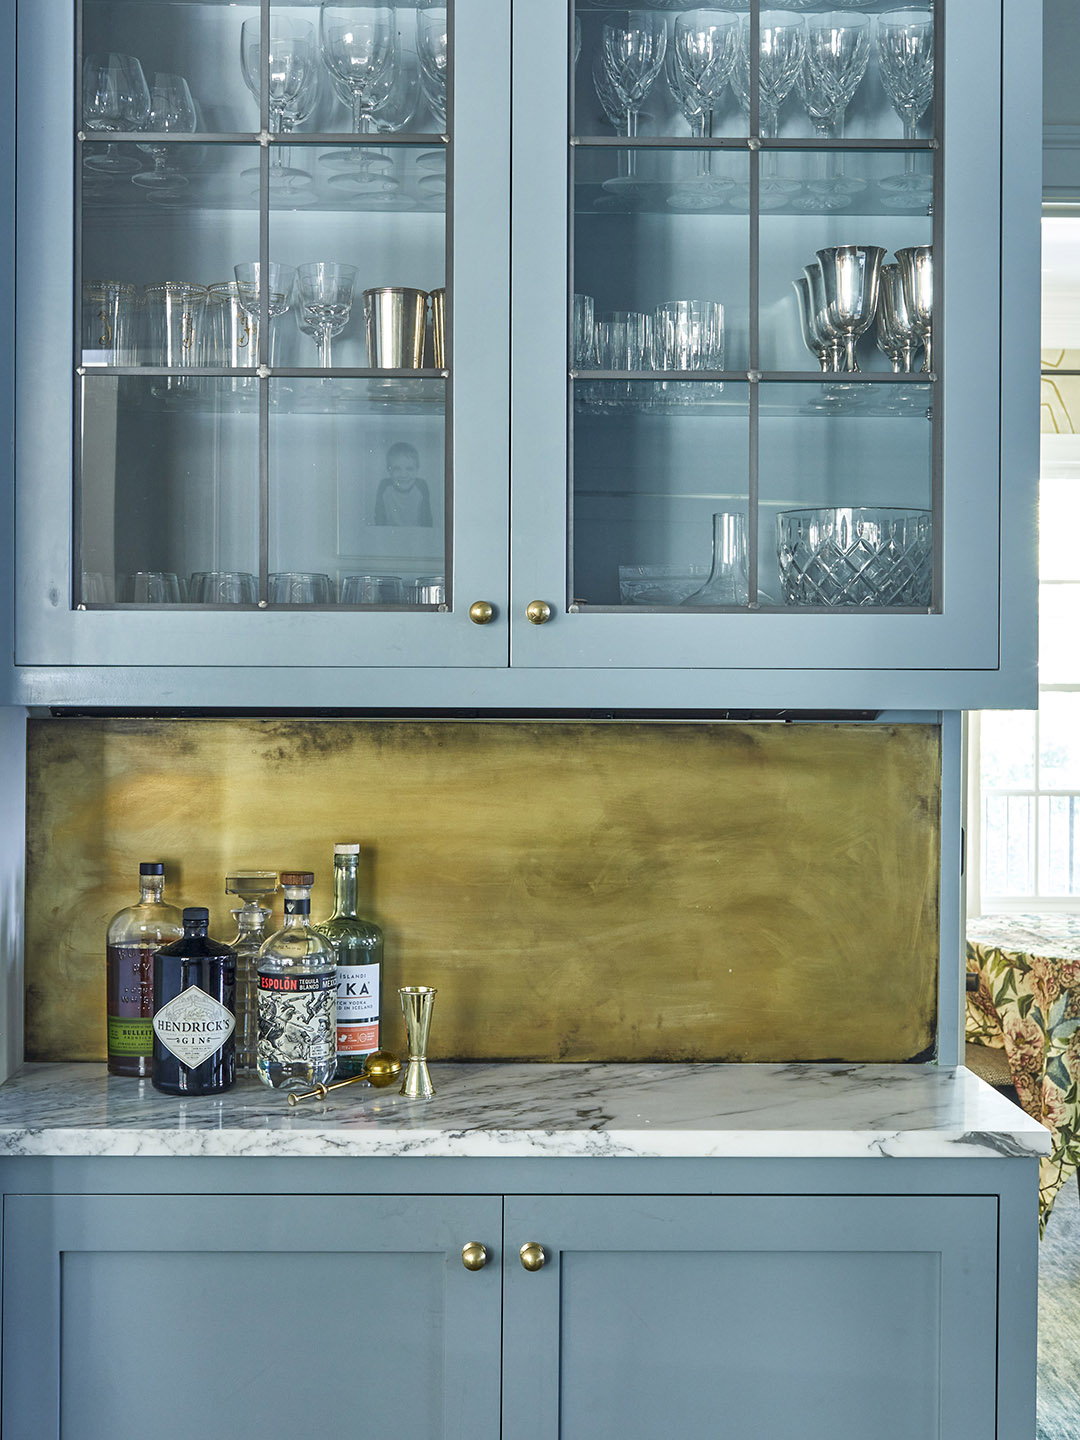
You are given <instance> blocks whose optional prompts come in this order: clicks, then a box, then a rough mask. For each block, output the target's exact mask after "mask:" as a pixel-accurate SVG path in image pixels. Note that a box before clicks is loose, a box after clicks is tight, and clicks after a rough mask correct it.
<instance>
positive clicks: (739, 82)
mask: <svg viewBox="0 0 1080 1440" xmlns="http://www.w3.org/2000/svg"><path fill="white" fill-rule="evenodd" d="M750 33H751V32H750V17H749V16H748V15H744V16H743V17H742V19H741V22H740V26H739V38H738V44H737V45H736V48H735V63H734V65H733V66H732V71H731V87H732V89H733V90H734V91H735V95H736V98H737V99H738V101H739V104H740V106H741V107H742V112H743V114H744V115H745V116H746V117H747V122H748V123H749V116H750ZM805 53H806V22H805V21H804V20H803V18H802V16H801V15H794V14H792V13H791V12H790V11H788V10H763V11H762V12H761V15H760V17H759V23H758V133H759V134H760V136H761V138H762V139H765V140H769V139H774V138H775V136H776V132H777V130H778V128H779V117H780V109H781V107H782V105H783V103H784V101H785V100H786V99H787V97H788V96H789V95H790V93H791V90H792V88H793V86H794V84H795V81H796V79H797V78H798V75H799V71H800V70H801V69H802V64H803V57H804V55H805ZM801 188H802V187H801V186H800V184H799V182H798V181H797V180H785V179H782V178H781V177H780V176H779V175H777V173H776V152H775V151H769V152H767V153H766V155H765V157H764V160H763V162H762V170H761V185H760V188H759V204H760V206H761V208H762V209H763V210H768V209H775V208H776V207H777V206H780V205H783V204H785V203H786V201H787V199H788V197H789V196H790V195H794V194H795V193H796V192H797V191H798V190H800V189H801Z"/></svg>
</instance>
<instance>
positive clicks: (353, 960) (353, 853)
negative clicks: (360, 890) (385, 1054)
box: [318, 845, 383, 1077]
mask: <svg viewBox="0 0 1080 1440" xmlns="http://www.w3.org/2000/svg"><path fill="white" fill-rule="evenodd" d="M359 863H360V846H359V845H335V846H334V913H333V914H332V915H331V916H330V918H329V920H324V921H323V922H322V924H321V925H320V926H319V927H318V928H319V931H320V932H321V933H322V934H323V935H325V936H326V937H327V938H328V939H329V940H330V942H331V943H332V945H333V947H334V954H335V957H336V959H337V1074H338V1076H339V1077H345V1076H348V1075H359V1074H360V1073H361V1071H362V1070H363V1068H364V1061H365V1060H366V1058H367V1056H368V1055H370V1054H371V1052H372V1051H373V1050H378V1048H379V1000H380V990H381V984H382V948H383V936H382V931H381V930H380V929H379V927H378V925H373V924H372V923H371V921H370V920H361V919H360V917H359V916H358V915H357V913H356V903H357V902H356V894H357V870H358V867H359Z"/></svg>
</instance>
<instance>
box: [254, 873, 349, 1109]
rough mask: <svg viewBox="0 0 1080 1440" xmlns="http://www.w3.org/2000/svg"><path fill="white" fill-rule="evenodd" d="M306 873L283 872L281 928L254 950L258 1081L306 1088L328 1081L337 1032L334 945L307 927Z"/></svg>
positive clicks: (308, 897)
mask: <svg viewBox="0 0 1080 1440" xmlns="http://www.w3.org/2000/svg"><path fill="white" fill-rule="evenodd" d="M314 883H315V876H314V875H313V874H312V872H311V871H310V870H283V871H282V872H281V888H282V890H283V892H284V895H285V924H284V926H283V927H282V929H280V930H278V931H277V932H276V933H275V934H273V935H271V936H270V938H269V940H266V941H265V942H264V943H263V945H262V946H261V948H260V950H259V959H258V964H257V966H256V974H257V976H258V988H259V1056H258V1059H259V1065H258V1069H259V1079H260V1080H261V1081H262V1082H263V1084H264V1085H272V1086H273V1087H274V1088H275V1089H276V1090H297V1089H300V1090H307V1089H310V1087H311V1086H312V1085H325V1084H326V1083H327V1082H328V1081H329V1080H332V1079H333V1076H334V1069H335V1058H336V1032H337V993H336V992H337V964H336V960H335V956H334V947H333V945H332V944H331V943H330V941H329V940H327V939H326V937H325V936H323V935H320V934H319V932H318V931H317V930H315V929H314V928H313V927H312V924H311V887H312V886H313V885H314Z"/></svg>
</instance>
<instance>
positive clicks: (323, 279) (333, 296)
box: [296, 260, 356, 370]
mask: <svg viewBox="0 0 1080 1440" xmlns="http://www.w3.org/2000/svg"><path fill="white" fill-rule="evenodd" d="M355 284H356V267H355V266H353V265H341V264H338V262H337V261H334V260H313V261H311V262H310V263H309V264H307V265H301V266H299V267H298V269H297V271H296V285H297V298H298V300H299V303H300V309H301V310H302V312H303V315H304V319H305V320H307V322H308V324H309V325H310V326H311V328H312V331H313V333H314V337H315V343H316V345H318V347H319V364H320V365H321V366H322V367H323V369H324V370H329V369H330V367H331V365H332V364H333V361H332V360H331V356H330V345H331V341H332V340H333V338H334V336H335V335H340V334H341V332H342V331H343V330H344V329H345V326H346V325H347V324H348V323H349V316H350V315H351V314H352V305H353V287H354V286H355Z"/></svg>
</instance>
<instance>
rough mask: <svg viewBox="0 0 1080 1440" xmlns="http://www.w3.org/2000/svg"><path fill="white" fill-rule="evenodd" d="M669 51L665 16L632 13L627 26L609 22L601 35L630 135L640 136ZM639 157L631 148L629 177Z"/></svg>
mask: <svg viewBox="0 0 1080 1440" xmlns="http://www.w3.org/2000/svg"><path fill="white" fill-rule="evenodd" d="M666 50H667V25H666V23H665V21H664V17H663V16H662V15H654V14H652V12H651V11H648V10H628V11H627V12H626V21H625V23H623V22H621V21H615V20H609V21H606V22H605V23H604V26H603V29H602V30H601V36H600V54H601V56H602V60H603V67H604V72H605V75H606V77H607V80H608V82H609V83H610V85H611V88H612V90H613V91H614V92H615V95H616V96H617V98H618V101H619V104H620V106H621V107H622V110H623V113H624V114H625V115H626V133H627V136H628V137H629V138H631V139H632V138H633V137H634V136H635V135H636V134H637V118H638V112H639V111H640V109H641V106H642V103H643V102H644V100H645V97H646V95H648V93H649V91H650V90H651V89H652V87H653V85H654V83H655V81H656V77H657V76H658V75H659V74H660V70H661V67H662V66H663V63H664V54H665V52H666ZM636 160H637V156H636V154H635V152H634V151H633V149H629V148H628V158H627V174H628V175H629V176H631V177H632V176H633V175H634V172H635V168H636Z"/></svg>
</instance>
